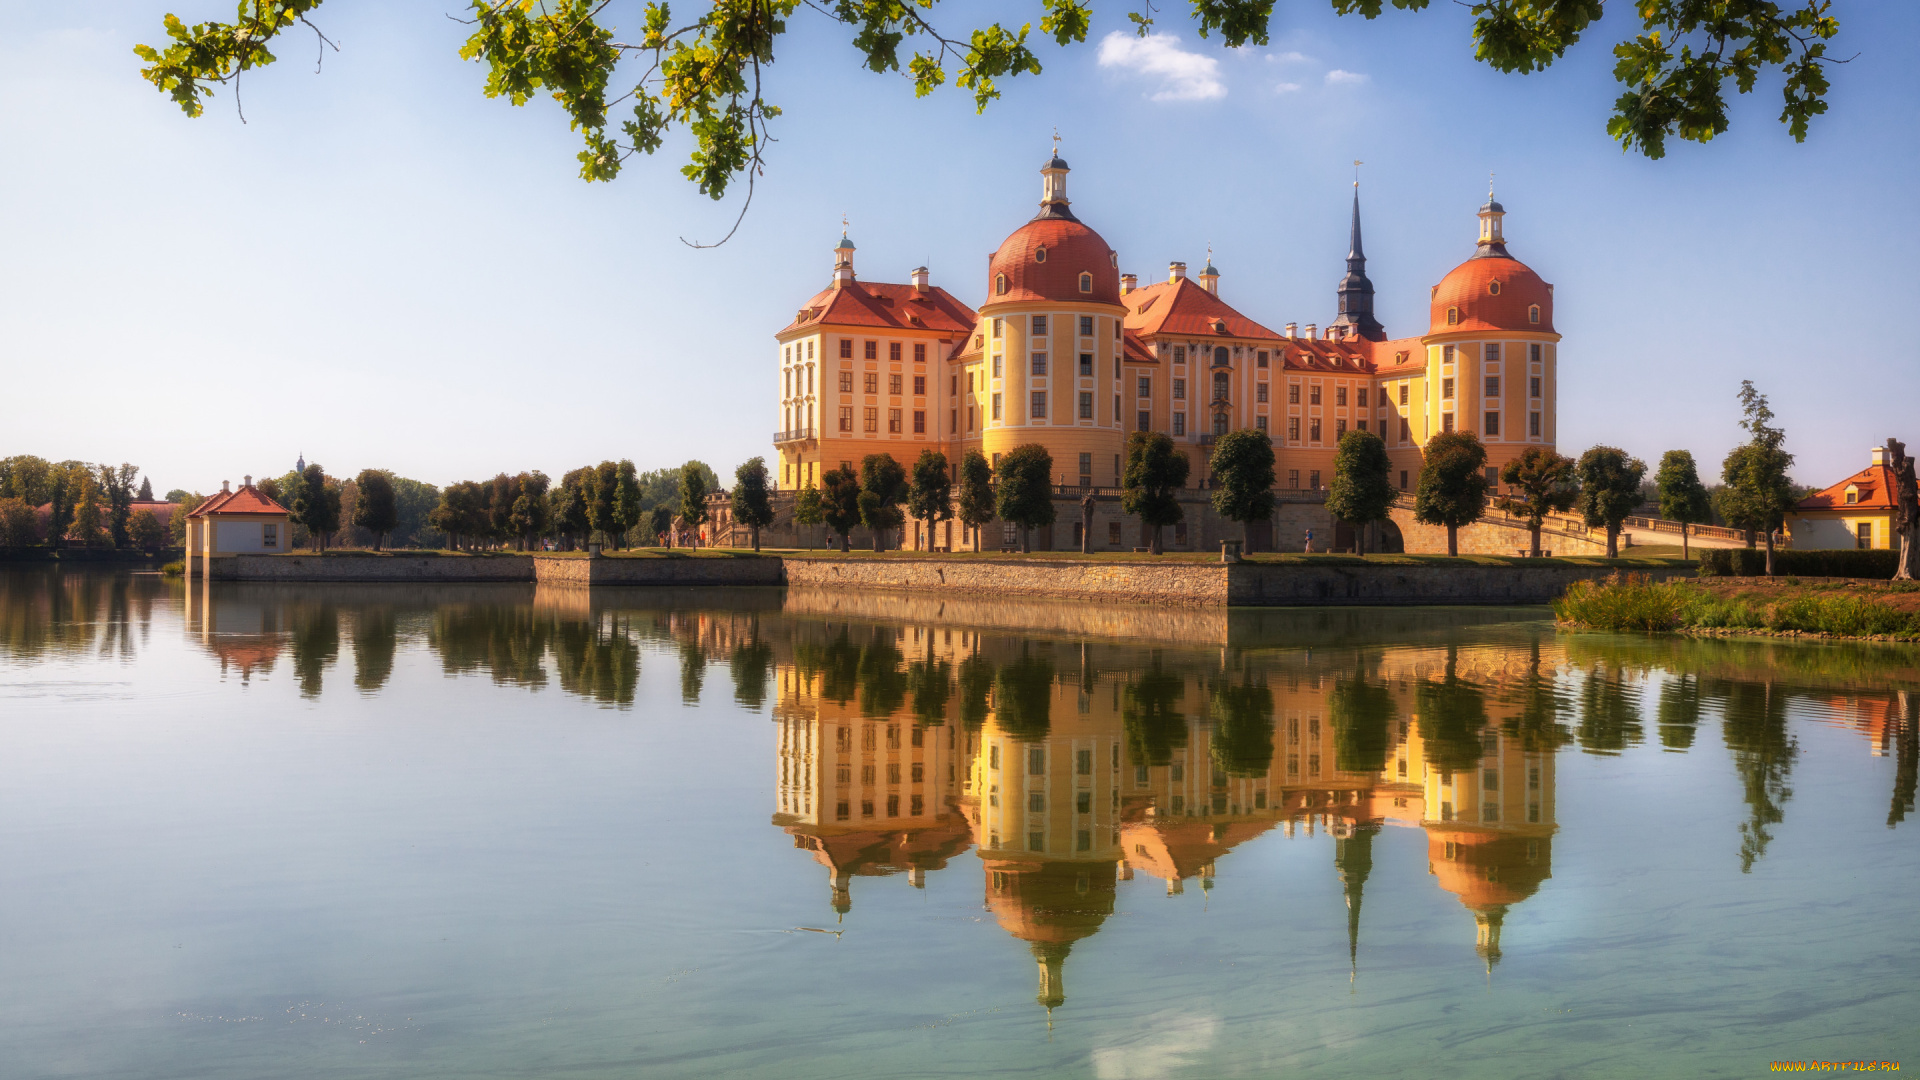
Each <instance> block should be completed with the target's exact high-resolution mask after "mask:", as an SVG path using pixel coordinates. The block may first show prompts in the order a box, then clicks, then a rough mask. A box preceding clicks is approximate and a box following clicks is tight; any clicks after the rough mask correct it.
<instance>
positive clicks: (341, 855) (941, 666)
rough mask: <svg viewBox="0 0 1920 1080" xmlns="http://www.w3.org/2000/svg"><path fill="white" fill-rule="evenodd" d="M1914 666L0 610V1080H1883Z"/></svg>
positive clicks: (375, 611)
mask: <svg viewBox="0 0 1920 1080" xmlns="http://www.w3.org/2000/svg"><path fill="white" fill-rule="evenodd" d="M1917 716H1920V651H1917V650H1915V649H1914V648H1911V647H1895V646H1864V645H1821V644H1812V643H1797V642H1786V641H1773V640H1739V641H1728V640H1718V641H1715V640H1690V639H1667V638H1642V637H1624V636H1605V635H1594V634H1567V633H1560V632H1557V631H1556V630H1555V628H1554V627H1553V625H1552V622H1551V616H1550V613H1549V612H1547V611H1546V610H1545V609H1543V608H1426V609H1406V608H1394V609H1363V608H1342V609H1265V610H1251V611H1233V612H1226V611H1185V610H1175V609H1160V608H1121V607H1110V608H1109V607H1098V606H1091V605H1085V604H1051V603H1045V602H1026V601H1022V602H1011V601H999V600H996V599H995V598H993V597H987V596H982V597H977V598H970V599H967V600H964V601H954V600H946V601H942V600H940V599H928V598H923V597H915V596H879V595H874V594H853V593H833V592H806V591H802V590H780V589H768V590H737V591H725V590H684V591H675V590H660V589H655V590H607V589H595V590H594V591H593V592H592V593H591V594H589V593H588V592H586V591H585V590H556V589H548V588H536V587H535V586H532V585H499V586H433V587H427V586H421V587H413V586H404V585H368V586H357V585H339V586H297V585H246V584H237V583H235V584H224V583H215V584H211V585H209V584H207V583H205V582H200V581H196V582H194V583H193V585H192V587H191V590H190V591H189V589H188V588H187V587H186V586H183V585H182V584H180V583H179V582H177V581H168V580H166V579H163V578H160V577H158V576H154V575H136V574H128V573H111V572H105V571H98V570H95V571H85V572H61V571H57V570H49V569H37V568H36V569H27V570H8V571H0V882H3V883H4V884H3V886H0V1076H5V1077H9V1078H13V1077H64V1076H85V1077H196V1078H199V1077H219V1078H224V1077H260V1076H301V1077H322V1078H325V1077H423V1076H428V1077H438V1076H449V1077H451V1076H460V1077H488V1076H499V1077H530V1076H567V1077H681V1076H686V1077H694V1076H701V1077H706V1076H739V1077H780V1078H793V1077H835V1078H840V1077H903V1076H956V1077H957V1076H967V1077H973V1076H987V1075H1016V1076H1047V1077H1053V1076H1086V1077H1098V1078H1103V1080H1105V1078H1122V1077H1156V1076H1192V1077H1225V1076H1282V1075H1284V1076H1313V1077H1358V1076H1377V1075H1406V1076H1439V1075H1460V1076H1473V1077H1554V1076H1568V1077H1591V1076H1627V1075H1633V1076H1674V1077H1702V1076H1729V1077H1735V1076H1753V1075H1758V1074H1760V1073H1764V1072H1767V1071H1768V1068H1769V1063H1770V1062H1773V1061H1779V1060H1787V1061H1805V1060H1827V1061H1854V1060H1883V1061H1905V1062H1906V1063H1907V1065H1908V1067H1920V1022H1916V1020H1915V1017H1916V1016H1920V964H1917V961H1920V948H1917V947H1920V920H1916V918H1915V913H1916V908H1917V907H1920V905H1917V904H1916V897H1915V893H1916V887H1920V844H1916V835H1917V834H1920V819H1916V817H1915V814H1914V793H1915V774H1916V749H1917V746H1920V744H1917V743H1916V738H1915V723H1916V717H1917Z"/></svg>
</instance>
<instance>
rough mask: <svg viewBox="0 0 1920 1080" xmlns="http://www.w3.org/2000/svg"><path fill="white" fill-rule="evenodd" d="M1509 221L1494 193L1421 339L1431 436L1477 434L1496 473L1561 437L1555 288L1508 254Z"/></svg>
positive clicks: (1438, 291) (1437, 290)
mask: <svg viewBox="0 0 1920 1080" xmlns="http://www.w3.org/2000/svg"><path fill="white" fill-rule="evenodd" d="M1505 217H1506V209H1505V208H1504V207H1502V206H1501V205H1500V203H1499V201H1498V200H1496V199H1495V198H1494V197H1493V192H1492V191H1491V190H1489V191H1488V192H1487V201H1486V204H1485V205H1483V206H1482V207H1480V212H1479V218H1480V235H1479V239H1478V241H1477V243H1476V244H1475V247H1474V253H1473V255H1472V257H1470V258H1468V259H1467V261H1465V262H1463V263H1461V264H1460V265H1459V266H1456V267H1454V268H1453V270H1452V271H1450V272H1449V273H1448V274H1447V276H1446V277H1444V278H1442V279H1441V280H1440V284H1438V285H1435V286H1434V287H1433V294H1432V297H1431V300H1432V310H1431V316H1432V317H1431V319H1430V323H1429V326H1428V330H1427V334H1426V336H1425V337H1424V338H1422V339H1421V340H1422V344H1423V345H1425V346H1426V353H1427V380H1428V382H1427V385H1428V387H1429V388H1430V389H1429V393H1428V404H1427V407H1426V412H1427V415H1426V416H1425V418H1424V424H1425V431H1426V434H1427V435H1428V436H1431V435H1434V434H1438V433H1440V432H1443V431H1454V430H1460V431H1471V432H1473V433H1474V434H1476V435H1478V436H1479V437H1480V440H1481V441H1482V442H1483V443H1485V444H1486V447H1487V466H1488V471H1489V473H1495V472H1496V471H1497V470H1498V469H1499V467H1500V466H1501V465H1504V464H1505V463H1506V462H1507V461H1509V460H1511V459H1512V458H1514V457H1517V456H1519V454H1520V452H1521V451H1522V450H1523V449H1525V448H1526V447H1528V446H1545V447H1546V448H1548V449H1552V448H1553V444H1554V438H1555V431H1554V428H1555V425H1554V402H1555V391H1556V384H1557V380H1556V378H1555V365H1556V363H1557V361H1558V356H1557V353H1558V348H1559V341H1560V335H1559V334H1557V333H1555V332H1554V329H1553V286H1552V285H1549V284H1548V283H1547V282H1545V281H1544V280H1542V279H1541V277H1540V275H1539V274H1537V273H1535V272H1534V271H1533V270H1532V268H1530V267H1528V266H1527V265H1526V264H1525V263H1522V262H1521V261H1520V260H1518V259H1516V258H1514V257H1513V256H1512V255H1511V254H1510V253H1509V252H1508V251H1507V240H1506V232H1505V228H1504V224H1503V222H1504V219H1505Z"/></svg>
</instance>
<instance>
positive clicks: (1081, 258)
mask: <svg viewBox="0 0 1920 1080" xmlns="http://www.w3.org/2000/svg"><path fill="white" fill-rule="evenodd" d="M1040 171H1041V174H1042V175H1043V176H1044V177H1045V186H1044V189H1043V192H1042V195H1041V201H1040V213H1039V214H1037V215H1035V217H1034V219H1033V220H1032V221H1029V222H1027V223H1026V224H1025V225H1022V226H1020V227H1019V228H1018V229H1015V230H1014V231H1013V235H1011V236H1009V237H1007V238H1006V240H1005V241H1003V242H1002V243H1001V244H1000V250H998V251H996V252H994V253H993V260H992V262H991V263H989V265H988V268H987V302H988V303H1016V302H1020V301H1028V300H1056V301H1061V300H1064V301H1070V302H1078V303H1095V304H1119V303H1120V270H1119V268H1118V266H1117V263H1118V261H1119V256H1118V255H1117V254H1115V252H1114V250H1113V249H1112V248H1111V247H1108V246H1107V242H1106V241H1105V240H1102V239H1101V238H1100V234H1099V233H1097V232H1094V231H1093V230H1092V229H1089V228H1087V227H1086V226H1085V225H1082V224H1081V223H1080V220H1079V219H1078V218H1076V217H1074V216H1073V211H1072V210H1071V209H1069V208H1068V203H1067V163H1066V162H1064V161H1062V160H1060V158H1059V157H1058V156H1055V157H1054V159H1053V160H1052V161H1049V162H1048V163H1047V165H1046V167H1045V168H1043V169H1041V170H1040ZM1083 274H1084V275H1086V277H1087V278H1088V281H1087V283H1086V285H1087V287H1086V288H1085V289H1084V290H1083V289H1082V288H1081V276H1082V275H1083Z"/></svg>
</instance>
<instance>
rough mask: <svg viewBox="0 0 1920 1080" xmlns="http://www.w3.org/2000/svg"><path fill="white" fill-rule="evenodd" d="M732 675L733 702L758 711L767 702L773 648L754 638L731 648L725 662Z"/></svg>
mask: <svg viewBox="0 0 1920 1080" xmlns="http://www.w3.org/2000/svg"><path fill="white" fill-rule="evenodd" d="M727 668H728V670H729V672H730V673H731V674H732V675H733V700H735V701H737V702H739V703H740V704H742V705H744V706H746V707H747V708H749V709H754V710H758V709H759V708H760V706H762V705H764V704H766V701H767V676H768V675H769V674H771V673H772V671H773V646H771V645H768V644H767V643H766V642H764V641H761V640H760V639H759V637H757V636H756V637H755V638H754V639H753V640H752V641H746V642H741V643H740V644H738V645H735V646H734V647H733V656H732V657H730V658H729V659H728V661H727Z"/></svg>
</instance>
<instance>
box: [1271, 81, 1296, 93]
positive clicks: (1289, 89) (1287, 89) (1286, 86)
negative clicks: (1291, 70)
mask: <svg viewBox="0 0 1920 1080" xmlns="http://www.w3.org/2000/svg"><path fill="white" fill-rule="evenodd" d="M1298 89H1300V84H1299V83H1297V82H1283V83H1276V84H1275V85H1274V88H1273V92H1274V93H1276V94H1291V93H1293V92H1294V91H1295V90H1298Z"/></svg>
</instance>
